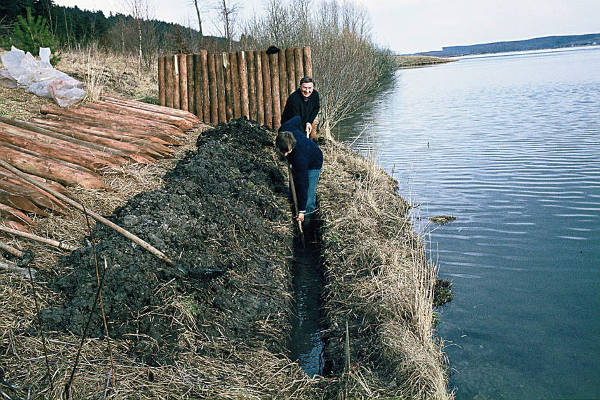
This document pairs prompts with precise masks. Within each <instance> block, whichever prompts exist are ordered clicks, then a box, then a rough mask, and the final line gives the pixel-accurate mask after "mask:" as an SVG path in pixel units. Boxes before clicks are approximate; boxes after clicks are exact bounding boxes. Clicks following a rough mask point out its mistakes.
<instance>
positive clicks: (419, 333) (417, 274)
mask: <svg viewBox="0 0 600 400" xmlns="http://www.w3.org/2000/svg"><path fill="white" fill-rule="evenodd" d="M324 155H325V162H324V168H323V173H322V178H321V181H320V184H319V196H320V197H319V199H320V207H321V215H322V218H323V221H324V227H323V247H324V249H325V250H324V259H325V260H326V270H325V274H326V280H327V288H326V300H325V306H324V307H325V310H326V322H327V324H328V326H329V330H328V336H329V346H328V349H327V353H328V354H327V355H328V356H329V357H330V359H331V360H332V363H333V368H334V371H335V370H336V371H338V372H339V371H343V370H346V374H345V379H346V382H345V386H344V387H343V389H342V392H341V394H342V397H344V398H376V397H384V398H389V397H394V398H409V399H447V398H451V396H450V395H448V394H447V391H446V384H447V377H446V372H445V368H444V356H443V353H442V348H441V345H440V344H439V343H436V341H435V340H434V338H433V330H432V317H433V311H432V299H433V285H434V282H435V275H436V271H435V268H434V267H433V266H432V265H431V264H430V263H429V262H428V261H427V259H426V257H425V250H424V246H423V243H422V241H421V240H420V238H418V237H416V236H415V235H414V234H413V232H412V230H411V229H412V225H411V223H410V221H409V220H408V219H407V218H406V217H405V215H406V211H407V209H408V205H407V203H406V202H405V201H404V200H403V199H402V198H401V197H400V196H398V195H397V194H396V183H395V182H394V181H393V180H392V179H391V178H390V177H389V175H387V174H386V173H385V172H384V171H383V170H381V169H380V168H379V167H377V166H376V165H375V164H374V162H371V161H368V160H365V159H363V158H362V157H357V156H356V155H354V154H351V152H350V151H349V150H348V149H346V148H345V147H343V146H341V145H339V144H331V145H329V146H328V147H327V148H326V150H325V151H324ZM346 323H348V326H349V333H350V343H349V344H350V350H351V351H350V354H351V355H350V369H349V370H348V368H347V365H346V363H347V362H348V360H345V356H344V353H345V352H344V350H343V346H344V345H345V342H346V340H345V326H346Z"/></svg>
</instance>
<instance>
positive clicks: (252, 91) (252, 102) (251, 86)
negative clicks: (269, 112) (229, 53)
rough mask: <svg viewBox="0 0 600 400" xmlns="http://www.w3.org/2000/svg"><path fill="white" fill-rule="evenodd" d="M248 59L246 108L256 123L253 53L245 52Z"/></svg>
mask: <svg viewBox="0 0 600 400" xmlns="http://www.w3.org/2000/svg"><path fill="white" fill-rule="evenodd" d="M246 55H247V59H248V103H249V105H248V107H249V111H250V117H248V118H249V119H250V120H252V121H258V114H257V108H256V67H255V64H254V51H247V52H246Z"/></svg>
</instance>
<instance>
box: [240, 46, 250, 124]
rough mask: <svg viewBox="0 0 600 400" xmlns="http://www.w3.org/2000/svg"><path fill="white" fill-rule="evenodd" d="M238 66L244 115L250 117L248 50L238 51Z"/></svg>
mask: <svg viewBox="0 0 600 400" xmlns="http://www.w3.org/2000/svg"><path fill="white" fill-rule="evenodd" d="M237 56H238V66H239V68H240V103H241V104H240V105H241V111H242V115H241V116H243V117H246V118H248V119H250V108H249V104H248V67H247V66H246V52H244V51H240V52H238V53H237Z"/></svg>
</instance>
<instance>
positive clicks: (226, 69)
mask: <svg viewBox="0 0 600 400" xmlns="http://www.w3.org/2000/svg"><path fill="white" fill-rule="evenodd" d="M221 59H222V66H223V77H224V78H225V110H226V115H227V122H229V121H231V120H232V119H233V90H232V85H231V64H229V54H227V53H221Z"/></svg>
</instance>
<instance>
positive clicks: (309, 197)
mask: <svg viewBox="0 0 600 400" xmlns="http://www.w3.org/2000/svg"><path fill="white" fill-rule="evenodd" d="M275 145H276V146H277V148H278V149H279V151H280V152H281V153H282V154H283V155H284V156H285V157H287V159H288V161H289V162H290V164H291V165H292V175H293V176H294V185H295V187H296V197H297V198H298V217H297V220H298V221H300V222H303V221H304V217H305V216H310V215H311V214H312V213H313V212H314V211H315V209H316V207H317V205H316V201H317V197H316V192H317V183H318V182H319V175H320V174H321V167H322V166H323V152H321V149H320V148H319V146H317V144H316V143H315V142H313V141H312V140H310V139H308V138H307V137H306V135H304V132H302V120H301V118H300V116H299V115H296V116H294V117H292V118H291V119H289V120H287V121H286V122H284V123H283V125H281V128H279V134H278V135H277V138H276V139H275Z"/></svg>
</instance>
